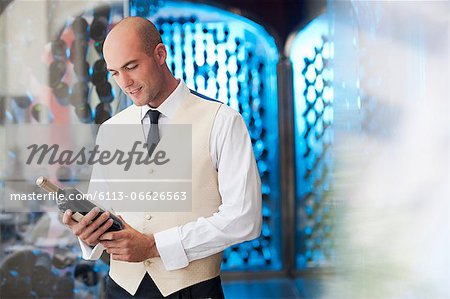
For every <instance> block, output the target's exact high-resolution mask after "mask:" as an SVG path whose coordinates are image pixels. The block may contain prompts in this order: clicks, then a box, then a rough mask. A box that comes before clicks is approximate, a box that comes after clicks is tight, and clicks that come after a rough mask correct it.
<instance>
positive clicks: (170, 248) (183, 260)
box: [154, 227, 189, 271]
mask: <svg viewBox="0 0 450 299" xmlns="http://www.w3.org/2000/svg"><path fill="white" fill-rule="evenodd" d="M154 237H155V243H156V248H157V249H158V252H159V256H160V257H161V260H162V262H163V264H164V267H165V268H166V270H168V271H171V270H178V269H181V268H184V267H186V266H187V265H189V261H188V258H187V256H186V253H185V252H184V248H183V245H182V244H181V238H180V233H179V232H178V227H173V228H169V229H167V230H164V231H162V232H159V233H156V234H154Z"/></svg>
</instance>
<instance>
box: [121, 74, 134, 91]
mask: <svg viewBox="0 0 450 299" xmlns="http://www.w3.org/2000/svg"><path fill="white" fill-rule="evenodd" d="M120 79H121V84H120V86H122V87H123V88H124V89H127V88H128V87H130V86H132V85H133V79H132V78H131V77H130V76H128V75H127V74H122V76H121V78H120Z"/></svg>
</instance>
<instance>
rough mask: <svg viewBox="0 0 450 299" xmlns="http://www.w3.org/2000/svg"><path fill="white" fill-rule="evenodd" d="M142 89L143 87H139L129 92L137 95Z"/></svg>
mask: <svg viewBox="0 0 450 299" xmlns="http://www.w3.org/2000/svg"><path fill="white" fill-rule="evenodd" d="M141 89H142V87H139V88H138V89H135V90H133V91H130V92H129V93H130V94H131V95H135V94H137V93H138V92H139V91H141Z"/></svg>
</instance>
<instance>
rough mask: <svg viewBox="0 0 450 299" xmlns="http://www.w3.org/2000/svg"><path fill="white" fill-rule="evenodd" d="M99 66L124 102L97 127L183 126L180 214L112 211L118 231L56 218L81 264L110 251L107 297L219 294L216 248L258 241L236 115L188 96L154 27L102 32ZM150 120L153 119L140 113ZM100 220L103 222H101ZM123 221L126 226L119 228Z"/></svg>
mask: <svg viewBox="0 0 450 299" xmlns="http://www.w3.org/2000/svg"><path fill="white" fill-rule="evenodd" d="M103 53H104V58H105V61H106V63H107V67H108V70H109V72H110V73H111V75H112V76H113V78H114V79H115V81H116V82H117V84H118V85H119V87H120V88H121V89H122V90H123V92H124V93H126V94H127V95H128V96H129V97H130V98H131V99H132V100H133V103H134V105H131V106H130V107H128V108H127V109H125V110H124V111H122V112H120V113H118V114H117V115H115V116H114V117H112V118H111V119H109V120H108V121H107V122H106V123H107V124H120V123H130V122H131V123H133V122H134V123H140V124H141V125H143V124H149V123H150V122H151V123H152V125H153V124H154V119H152V120H150V119H149V118H150V117H153V118H155V117H154V115H155V114H156V115H157V117H156V118H157V119H156V122H157V123H159V124H170V123H187V124H191V125H192V138H193V140H192V144H193V157H196V158H195V159H196V160H195V161H193V163H192V193H193V198H192V205H193V211H192V212H190V213H182V214H177V213H154V214H153V215H150V213H122V214H121V218H122V220H123V222H124V226H125V227H124V229H123V230H121V231H119V232H107V233H105V232H106V230H107V229H108V228H109V226H110V225H111V222H110V221H106V219H107V216H108V215H107V214H105V215H102V216H101V217H99V218H98V219H97V220H95V221H92V220H93V219H94V218H95V216H96V215H97V213H98V211H97V210H95V209H94V210H92V211H90V212H89V213H88V214H87V215H86V216H85V217H84V218H83V220H82V221H80V222H79V223H77V222H75V221H74V220H72V219H71V212H70V211H68V212H66V213H65V215H64V218H63V221H64V223H65V224H66V225H68V226H69V227H70V228H71V229H72V231H73V233H74V234H75V235H76V236H78V238H79V239H80V244H81V247H82V251H83V258H86V259H98V258H99V257H100V255H101V253H102V251H103V250H104V249H106V251H107V252H108V253H109V254H110V257H111V263H110V273H109V278H108V279H109V280H108V283H107V290H106V291H107V296H108V298H136V297H139V298H154V297H160V298H161V297H166V296H169V297H177V298H179V297H181V298H191V297H193V298H200V297H203V298H205V297H209V298H220V297H223V291H222V286H221V282H220V277H219V272H220V264H221V259H222V251H223V250H224V249H225V248H227V247H229V246H231V245H233V244H236V243H239V242H243V241H246V240H251V239H254V238H256V237H258V236H259V234H260V230H261V220H262V219H261V190H260V180H259V175H258V170H257V167H256V163H255V159H254V156H253V152H252V146H251V141H250V138H249V135H248V131H247V128H246V126H245V123H244V121H243V119H242V117H241V116H240V115H239V113H237V112H236V111H234V110H232V109H231V108H229V107H228V106H226V105H223V104H221V103H219V102H217V101H212V100H208V99H205V98H204V97H203V96H200V95H199V94H197V93H196V92H194V91H191V90H189V89H188V88H187V87H186V85H185V84H184V82H182V81H181V80H177V79H176V78H174V77H173V75H172V74H171V73H170V71H169V69H168V67H167V64H166V57H167V53H166V49H165V46H164V45H163V44H162V42H161V37H160V35H159V32H158V30H157V29H156V28H155V26H154V25H153V24H152V23H151V22H149V21H148V20H146V19H143V18H138V17H130V18H126V19H124V20H122V21H121V22H119V23H118V24H117V25H116V26H115V27H114V28H113V29H112V30H111V32H110V33H109V34H108V36H107V38H106V40H105V43H104V48H103ZM149 111H150V114H151V115H153V116H149ZM105 221H106V222H105ZM131 222H132V223H133V225H130V224H129V223H131Z"/></svg>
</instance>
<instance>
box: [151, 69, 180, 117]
mask: <svg viewBox="0 0 450 299" xmlns="http://www.w3.org/2000/svg"><path fill="white" fill-rule="evenodd" d="M179 83H180V80H177V79H176V78H175V77H173V76H172V75H170V76H169V77H168V78H167V81H166V82H164V83H163V85H164V86H166V87H165V88H164V89H163V90H162V91H161V93H160V94H159V95H158V96H157V97H156V98H157V99H158V100H157V101H154V102H152V103H149V104H148V105H149V106H150V108H153V109H156V108H158V107H159V106H160V105H161V104H162V103H164V101H165V100H167V98H168V97H169V96H170V95H171V94H172V93H173V91H174V90H175V89H176V88H177V86H178V84H179Z"/></svg>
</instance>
